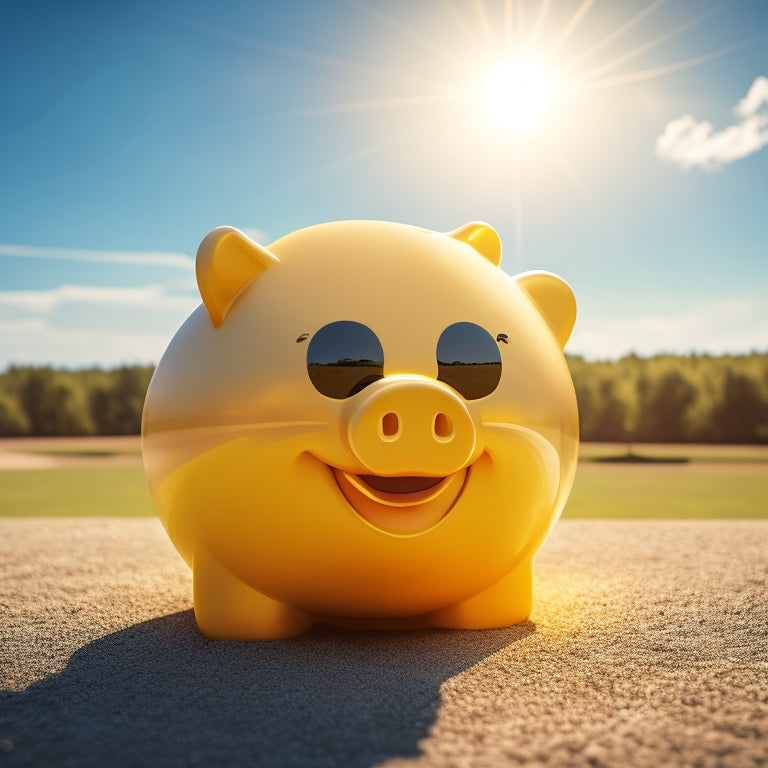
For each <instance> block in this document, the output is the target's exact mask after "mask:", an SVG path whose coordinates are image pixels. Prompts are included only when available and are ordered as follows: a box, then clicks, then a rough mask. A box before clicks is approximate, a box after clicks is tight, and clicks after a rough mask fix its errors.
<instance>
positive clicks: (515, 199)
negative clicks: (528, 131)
mask: <svg viewBox="0 0 768 768" xmlns="http://www.w3.org/2000/svg"><path fill="white" fill-rule="evenodd" d="M523 196H524V195H523V173H522V168H521V163H520V142H519V141H518V140H515V142H514V145H513V147H512V221H513V222H514V228H515V234H514V238H515V271H516V272H522V271H523V270H524V269H525V252H524V248H525V245H524V243H525V240H524V237H523V218H524V216H523Z"/></svg>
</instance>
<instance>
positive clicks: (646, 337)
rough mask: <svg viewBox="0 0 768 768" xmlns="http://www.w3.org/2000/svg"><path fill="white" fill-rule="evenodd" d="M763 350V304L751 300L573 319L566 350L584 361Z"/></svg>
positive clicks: (766, 333) (767, 345)
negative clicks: (666, 311)
mask: <svg viewBox="0 0 768 768" xmlns="http://www.w3.org/2000/svg"><path fill="white" fill-rule="evenodd" d="M752 350H758V351H763V352H764V351H766V350H768V306H766V305H765V303H764V302H758V301H756V300H751V299H726V300H722V301H718V302H712V303H709V304H701V305H698V306H695V307H692V308H691V309H690V310H688V311H686V312H683V313H681V314H677V315H647V316H643V317H635V318H628V319H614V318H611V319H607V318H602V317H601V318H597V317H594V316H592V317H590V316H589V314H587V313H586V312H585V314H584V315H582V317H580V318H579V320H578V322H577V323H576V328H575V330H574V334H573V337H572V339H571V341H570V342H569V343H568V347H567V351H568V352H569V353H571V354H579V355H583V356H584V357H586V358H587V359H589V360H605V359H616V358H619V357H622V356H623V355H626V354H628V353H630V352H635V353H636V354H638V355H641V356H650V355H655V354H660V353H662V352H669V353H673V354H683V355H685V354H690V353H691V352H700V353H710V354H715V355H717V354H725V353H748V352H751V351H752Z"/></svg>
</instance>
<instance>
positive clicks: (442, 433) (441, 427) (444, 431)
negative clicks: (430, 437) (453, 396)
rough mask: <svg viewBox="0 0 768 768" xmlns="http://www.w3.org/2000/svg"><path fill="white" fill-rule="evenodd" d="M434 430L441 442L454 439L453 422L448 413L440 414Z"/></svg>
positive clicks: (436, 419)
mask: <svg viewBox="0 0 768 768" xmlns="http://www.w3.org/2000/svg"><path fill="white" fill-rule="evenodd" d="M432 429H433V431H434V433H435V436H436V437H438V438H439V439H441V440H449V439H450V438H452V437H453V421H452V420H451V417H450V416H448V414H446V413H438V414H437V416H435V424H434V426H433V428H432Z"/></svg>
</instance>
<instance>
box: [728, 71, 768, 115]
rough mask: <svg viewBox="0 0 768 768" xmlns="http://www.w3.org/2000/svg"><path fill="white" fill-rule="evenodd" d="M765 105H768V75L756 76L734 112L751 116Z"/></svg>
mask: <svg viewBox="0 0 768 768" xmlns="http://www.w3.org/2000/svg"><path fill="white" fill-rule="evenodd" d="M763 105H768V77H762V76H761V77H758V78H755V82H754V83H752V86H751V87H750V89H749V91H748V92H747V95H746V96H745V97H744V98H743V99H742V100H741V101H740V102H739V103H738V104H737V105H736V109H734V112H735V113H736V114H737V115H739V116H740V117H750V116H751V115H754V114H755V113H756V112H757V111H758V110H759V109H760V107H762V106H763Z"/></svg>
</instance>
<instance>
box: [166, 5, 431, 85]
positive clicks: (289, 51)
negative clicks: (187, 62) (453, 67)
mask: <svg viewBox="0 0 768 768" xmlns="http://www.w3.org/2000/svg"><path fill="white" fill-rule="evenodd" d="M161 15H162V16H163V17H164V18H166V19H168V20H169V21H173V22H175V23H178V24H183V25H184V26H187V27H190V28H191V29H196V30H198V31H199V32H204V33H206V34H208V35H212V36H214V37H219V38H221V39H223V40H229V41H230V42H233V43H237V44H238V45H242V46H244V47H246V48H254V49H256V50H260V51H266V52H268V53H275V54H277V55H279V56H285V57H286V58H289V59H295V60H297V61H308V62H310V63H312V64H322V65H324V66H328V67H333V68H334V69H346V70H351V71H353V72H356V73H358V74H368V75H376V76H378V77H382V78H386V79H389V80H399V81H405V82H410V83H412V84H415V85H420V86H422V87H424V86H426V87H428V88H435V87H440V85H441V84H440V83H438V82H436V81H434V80H429V79H426V78H423V77H418V76H416V75H413V74H411V73H407V72H401V71H398V70H394V69H387V68H384V67H372V66H369V65H365V64H361V63H360V62H359V61H347V60H345V59H337V58H335V57H333V56H327V55H325V54H320V53H313V52H311V51H302V50H299V49H296V48H288V47H285V46H281V45H275V44H273V43H265V42H263V41H260V40H254V39H253V38H250V37H246V36H245V35H238V34H234V33H232V32H227V31H225V30H223V29H217V28H215V27H210V26H207V25H205V24H200V23H198V22H196V21H192V20H191V19H185V18H182V17H179V16H172V15H170V14H161Z"/></svg>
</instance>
